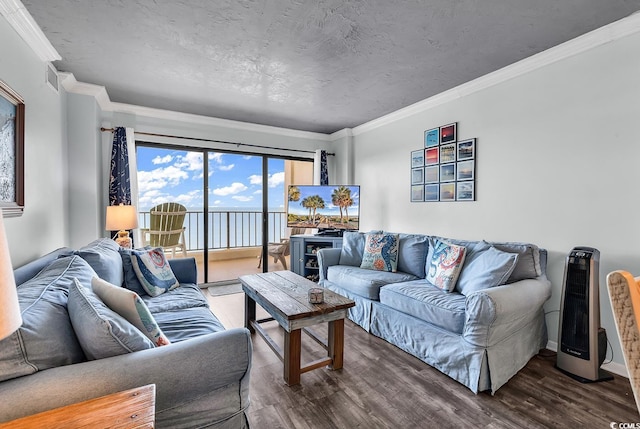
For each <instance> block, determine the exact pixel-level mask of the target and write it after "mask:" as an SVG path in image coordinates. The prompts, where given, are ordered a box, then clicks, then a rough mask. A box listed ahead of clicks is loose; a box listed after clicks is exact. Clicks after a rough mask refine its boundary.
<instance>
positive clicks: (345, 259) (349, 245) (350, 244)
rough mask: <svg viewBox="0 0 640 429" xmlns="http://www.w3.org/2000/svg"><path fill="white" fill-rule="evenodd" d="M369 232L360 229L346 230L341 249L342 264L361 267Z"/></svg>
mask: <svg viewBox="0 0 640 429" xmlns="http://www.w3.org/2000/svg"><path fill="white" fill-rule="evenodd" d="M366 240H367V234H365V233H364V232H358V231H345V232H344V233H343V235H342V249H341V250H340V265H350V266H352V267H359V266H360V264H362V255H363V254H364V243H365V241H366Z"/></svg>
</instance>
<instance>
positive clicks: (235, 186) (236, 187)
mask: <svg viewBox="0 0 640 429" xmlns="http://www.w3.org/2000/svg"><path fill="white" fill-rule="evenodd" d="M245 190H247V187H246V186H245V185H243V184H242V183H240V182H234V183H232V184H231V185H230V186H225V187H224V188H217V189H214V190H213V194H214V195H219V196H221V197H224V196H226V195H233V194H238V193H240V192H242V191H245Z"/></svg>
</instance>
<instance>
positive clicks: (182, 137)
mask: <svg viewBox="0 0 640 429" xmlns="http://www.w3.org/2000/svg"><path fill="white" fill-rule="evenodd" d="M100 131H102V132H104V131H109V132H113V131H114V129H113V128H104V127H100ZM135 133H136V134H140V135H145V136H153V137H168V138H172V139H184V140H196V141H201V142H209V143H222V144H232V145H235V146H247V147H256V148H260V149H273V150H284V151H290V152H302V153H315V151H312V150H299V149H287V148H281V147H272V146H262V145H258V144H250V143H238V142H227V141H224V140H213V139H204V138H199V137H184V136H172V135H170V134H156V133H145V132H142V131H135ZM327 155H331V156H335V153H330V152H327Z"/></svg>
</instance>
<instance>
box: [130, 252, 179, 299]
mask: <svg viewBox="0 0 640 429" xmlns="http://www.w3.org/2000/svg"><path fill="white" fill-rule="evenodd" d="M131 265H132V266H133V270H134V271H135V273H136V276H137V277H138V280H140V283H141V284H142V287H143V288H144V290H145V291H146V292H147V293H148V294H149V295H150V296H158V295H162V294H163V293H165V292H167V291H170V290H172V289H175V288H177V287H178V286H180V283H178V280H177V279H176V276H175V275H174V274H173V271H172V270H171V267H170V266H169V263H168V262H167V258H166V257H165V256H164V252H163V251H162V248H161V247H156V248H153V249H145V250H134V251H132V252H131Z"/></svg>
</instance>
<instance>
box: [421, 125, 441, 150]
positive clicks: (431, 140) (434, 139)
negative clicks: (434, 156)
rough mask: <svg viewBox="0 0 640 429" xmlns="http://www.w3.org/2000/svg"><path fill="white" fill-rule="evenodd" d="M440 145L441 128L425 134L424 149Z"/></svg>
mask: <svg viewBox="0 0 640 429" xmlns="http://www.w3.org/2000/svg"><path fill="white" fill-rule="evenodd" d="M439 144H440V128H434V129H432V130H427V131H425V132H424V147H433V146H438V145H439Z"/></svg>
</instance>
